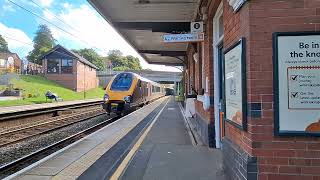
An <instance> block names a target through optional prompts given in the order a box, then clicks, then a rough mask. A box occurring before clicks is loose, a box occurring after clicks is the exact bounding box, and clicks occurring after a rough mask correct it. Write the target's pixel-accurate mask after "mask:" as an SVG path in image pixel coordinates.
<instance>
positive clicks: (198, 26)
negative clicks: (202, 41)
mask: <svg viewBox="0 0 320 180" xmlns="http://www.w3.org/2000/svg"><path fill="white" fill-rule="evenodd" d="M190 29H191V33H203V22H202V21H200V22H191V23H190Z"/></svg>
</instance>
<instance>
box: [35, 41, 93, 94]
mask: <svg viewBox="0 0 320 180" xmlns="http://www.w3.org/2000/svg"><path fill="white" fill-rule="evenodd" d="M41 60H42V66H43V71H44V72H43V73H44V76H45V77H46V78H47V79H49V80H53V81H56V82H58V83H59V84H62V85H63V86H65V87H67V88H69V89H72V90H74V91H77V92H81V91H86V90H89V89H93V88H97V87H98V82H99V81H98V78H97V76H96V71H97V70H98V68H97V67H96V66H95V65H94V64H92V63H91V62H89V61H88V60H86V59H85V58H83V57H81V56H80V55H78V54H76V53H74V52H72V51H70V50H68V49H66V48H64V47H63V46H61V45H57V46H55V47H54V48H53V49H51V50H50V51H49V52H48V53H47V54H45V55H44V56H43V57H42V58H41Z"/></svg>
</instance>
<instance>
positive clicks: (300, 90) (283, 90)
mask: <svg viewBox="0 0 320 180" xmlns="http://www.w3.org/2000/svg"><path fill="white" fill-rule="evenodd" d="M273 41H274V47H273V48H274V56H273V57H274V78H275V80H274V94H275V96H274V102H275V134H276V135H303V136H320V32H287V33H275V34H274V38H273Z"/></svg>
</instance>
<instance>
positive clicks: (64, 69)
mask: <svg viewBox="0 0 320 180" xmlns="http://www.w3.org/2000/svg"><path fill="white" fill-rule="evenodd" d="M72 67H73V60H72V59H62V60H61V73H64V74H70V73H72Z"/></svg>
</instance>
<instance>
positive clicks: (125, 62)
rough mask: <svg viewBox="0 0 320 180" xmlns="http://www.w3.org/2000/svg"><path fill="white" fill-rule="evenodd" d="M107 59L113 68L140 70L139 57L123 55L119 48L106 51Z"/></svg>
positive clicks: (116, 69)
mask: <svg viewBox="0 0 320 180" xmlns="http://www.w3.org/2000/svg"><path fill="white" fill-rule="evenodd" d="M108 59H109V60H110V61H111V63H112V66H113V70H115V71H125V70H141V69H142V67H141V65H140V61H139V58H137V57H133V56H131V55H128V56H123V54H122V52H121V51H120V50H111V51H109V53H108Z"/></svg>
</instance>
